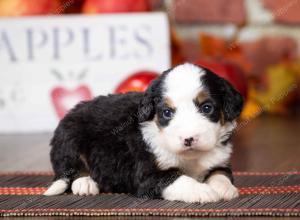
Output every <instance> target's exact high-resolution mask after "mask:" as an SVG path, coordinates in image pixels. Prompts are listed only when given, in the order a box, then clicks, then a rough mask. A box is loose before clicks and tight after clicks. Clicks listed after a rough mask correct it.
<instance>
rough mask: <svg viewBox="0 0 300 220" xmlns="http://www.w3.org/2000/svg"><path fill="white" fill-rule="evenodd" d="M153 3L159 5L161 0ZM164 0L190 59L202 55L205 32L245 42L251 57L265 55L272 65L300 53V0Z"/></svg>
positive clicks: (262, 56) (246, 51)
mask: <svg viewBox="0 0 300 220" xmlns="http://www.w3.org/2000/svg"><path fill="white" fill-rule="evenodd" d="M153 2H154V3H153V4H154V5H155V4H156V5H159V2H160V1H157V0H153ZM163 3H165V5H166V10H167V12H168V14H169V16H170V21H171V24H172V27H173V29H174V30H175V32H176V33H177V35H178V37H179V38H180V39H181V40H183V41H184V42H185V43H184V48H185V49H184V50H185V52H184V53H185V55H186V58H187V59H188V60H193V59H195V58H196V57H197V56H198V52H197V50H195V48H197V49H198V50H199V51H201V45H200V43H199V35H200V34H201V33H206V34H212V35H214V36H218V37H221V38H224V39H227V40H229V41H234V42H235V43H237V44H240V43H241V44H243V45H244V50H245V53H246V54H248V56H249V57H250V58H253V59H262V58H263V59H266V61H265V62H266V63H269V64H272V63H275V62H277V61H278V59H279V58H282V56H288V57H290V58H296V57H297V56H298V54H299V50H300V0H165V1H164V2H163ZM229 47H234V45H230V46H229ZM191 48H193V50H191ZM229 49H230V48H229Z"/></svg>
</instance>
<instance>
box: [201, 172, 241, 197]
mask: <svg viewBox="0 0 300 220" xmlns="http://www.w3.org/2000/svg"><path fill="white" fill-rule="evenodd" d="M232 180H233V177H232V173H231V171H229V172H226V171H225V170H222V171H220V170H219V171H218V170H217V169H216V171H214V172H212V173H211V174H210V175H209V176H208V177H207V180H206V182H207V184H208V185H209V186H211V188H212V189H214V190H215V191H216V192H217V193H218V195H219V196H220V198H221V199H224V200H231V199H234V198H236V197H238V196H239V192H238V189H237V188H236V187H235V186H234V185H233V183H232V182H233V181H232Z"/></svg>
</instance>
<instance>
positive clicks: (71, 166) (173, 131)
mask: <svg viewBox="0 0 300 220" xmlns="http://www.w3.org/2000/svg"><path fill="white" fill-rule="evenodd" d="M242 106H243V99H242V96H241V95H240V94H239V93H238V92H237V91H236V90H235V89H234V88H233V87H232V86H231V85H230V84H229V83H228V82H227V81H226V80H224V79H223V78H220V77H219V76H217V75H216V74H214V73H212V72H211V71H210V70H208V69H205V68H202V67H199V66H196V65H193V64H188V63H186V64H182V65H179V66H177V67H175V68H172V69H169V70H167V71H165V72H163V73H162V74H161V75H160V76H159V77H158V78H157V79H156V80H154V81H153V82H152V83H151V85H150V86H149V88H148V89H147V90H146V91H145V92H144V93H138V92H130V93H126V94H119V95H108V96H98V97H96V98H94V99H93V100H91V101H86V102H82V103H79V104H78V105H77V106H75V107H74V108H73V109H72V110H71V111H70V112H69V113H68V114H67V115H66V116H65V117H64V118H63V119H62V120H61V122H60V123H59V125H58V127H57V128H56V130H55V133H54V137H53V138H52V140H51V146H52V150H51V162H52V165H53V169H54V172H55V179H54V182H53V183H52V185H51V186H50V187H49V188H48V190H47V191H46V192H45V194H44V195H47V196H50V195H58V194H62V193H64V192H65V191H66V190H67V189H68V188H71V189H72V192H73V193H74V194H77V195H96V194H98V193H99V192H112V193H130V194H133V195H135V196H137V197H145V198H163V199H167V200H177V201H184V202H201V203H205V202H215V201H219V200H222V199H223V200H230V199H232V198H235V197H237V196H238V190H237V188H236V187H235V186H234V185H233V177H232V172H231V169H230V166H229V158H230V154H231V152H232V144H231V142H230V138H231V136H232V133H233V130H234V128H235V126H236V122H235V119H236V118H237V117H238V116H239V114H240V112H241V110H242ZM83 166H85V167H86V168H87V169H88V172H89V176H86V177H80V176H79V173H80V170H81V169H82V167H83Z"/></svg>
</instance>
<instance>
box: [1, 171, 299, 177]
mask: <svg viewBox="0 0 300 220" xmlns="http://www.w3.org/2000/svg"><path fill="white" fill-rule="evenodd" d="M233 174H234V175H235V176H280V175H300V171H287V172H247V171H245V172H244V171H236V172H233ZM53 175H54V173H53V172H51V171H47V172H46V171H41V172H23V171H20V172H19V171H18V172H0V176H53Z"/></svg>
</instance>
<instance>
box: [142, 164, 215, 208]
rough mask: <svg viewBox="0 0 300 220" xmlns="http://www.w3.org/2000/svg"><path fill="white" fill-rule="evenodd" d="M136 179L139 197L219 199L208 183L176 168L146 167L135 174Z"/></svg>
mask: <svg viewBox="0 0 300 220" xmlns="http://www.w3.org/2000/svg"><path fill="white" fill-rule="evenodd" d="M141 167H142V165H141V166H140V168H141ZM144 168H146V167H144ZM140 171H141V170H140ZM137 180H138V182H137V183H138V186H139V187H138V192H137V195H138V196H139V197H148V198H158V197H160V198H164V199H167V200H171V201H174V200H176V201H184V202H202V203H206V202H216V201H218V200H219V197H218V194H217V193H216V192H215V191H214V190H213V189H212V188H211V187H210V186H209V185H207V184H204V183H199V182H198V181H197V180H195V179H193V178H191V177H188V176H186V175H182V174H181V173H180V172H179V171H178V170H177V169H169V170H158V169H157V168H155V167H152V170H151V169H150V167H148V169H147V170H143V172H141V173H138V174H137Z"/></svg>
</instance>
